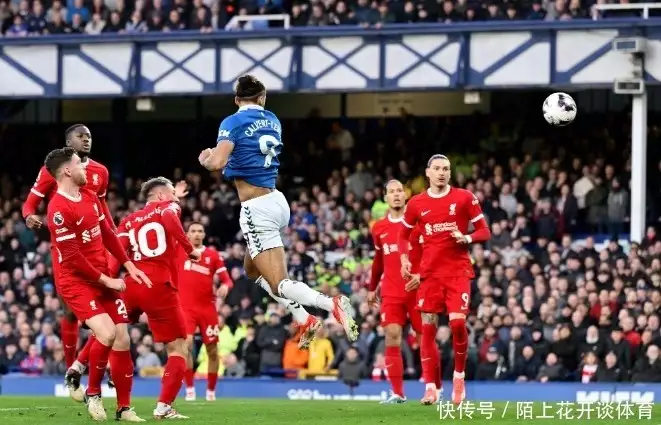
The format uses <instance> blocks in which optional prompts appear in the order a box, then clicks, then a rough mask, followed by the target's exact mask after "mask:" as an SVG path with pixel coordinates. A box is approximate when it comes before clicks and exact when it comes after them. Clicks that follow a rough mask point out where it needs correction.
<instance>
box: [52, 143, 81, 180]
mask: <svg viewBox="0 0 661 425" xmlns="http://www.w3.org/2000/svg"><path fill="white" fill-rule="evenodd" d="M75 154H76V150H75V149H74V148H70V147H68V146H67V147H65V148H60V149H55V150H53V151H50V152H49V153H48V155H46V159H45V160H44V165H45V166H46V170H48V173H49V174H50V175H51V176H53V177H54V178H56V179H57V174H58V172H59V171H60V169H61V168H62V166H63V165H64V164H66V163H67V162H69V161H71V158H72V157H73V156H74V155H75Z"/></svg>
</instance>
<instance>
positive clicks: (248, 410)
mask: <svg viewBox="0 0 661 425" xmlns="http://www.w3.org/2000/svg"><path fill="white" fill-rule="evenodd" d="M104 403H105V406H106V409H107V410H108V417H109V420H112V419H114V414H113V411H114V400H112V399H105V400H104ZM154 403H155V399H150V398H136V399H134V406H135V410H136V412H137V413H138V415H139V416H140V417H142V418H143V419H147V421H148V422H156V421H155V420H154V419H152V417H151V412H152V409H153V408H154ZM177 409H178V410H179V411H180V412H181V413H182V414H184V415H187V416H190V418H191V419H190V420H187V421H176V422H183V423H186V424H190V425H209V424H213V425H216V424H227V425H242V424H255V425H317V424H319V425H378V424H405V425H429V424H431V423H434V422H437V421H442V422H446V423H454V422H464V423H472V424H476V425H486V424H490V425H512V424H515V423H517V422H519V423H521V424H522V423H523V422H525V423H526V425H528V424H530V425H555V424H558V425H559V424H560V423H563V422H564V423H565V424H563V425H566V423H567V422H568V421H571V422H575V423H577V424H583V423H586V422H587V423H590V424H595V425H606V424H609V425H613V424H623V425H627V424H634V423H638V425H642V424H646V423H648V424H653V425H658V424H659V423H661V404H657V405H654V406H652V405H646V406H643V405H629V404H620V405H618V404H615V403H613V404H608V405H607V404H590V405H579V404H576V403H573V404H572V403H567V404H564V403H547V404H543V403H534V404H533V403H515V402H510V403H489V402H479V403H478V402H476V403H470V402H469V403H466V404H465V408H464V409H463V410H462V411H459V410H453V408H452V407H450V405H443V406H441V409H440V411H439V408H438V406H421V405H420V404H419V403H418V401H417V400H410V401H409V402H408V403H406V404H401V405H387V406H382V405H379V404H378V403H377V402H370V401H360V402H357V401H289V400H268V399H264V400H255V399H252V400H241V399H220V400H218V401H216V402H214V403H207V402H205V401H198V402H194V403H186V402H183V401H181V402H178V403H177ZM90 423H93V422H92V420H91V419H90V418H89V417H88V416H87V411H86V410H85V406H84V405H83V404H77V403H75V402H73V401H72V400H70V399H67V398H55V397H2V396H0V425H41V424H44V425H75V424H90Z"/></svg>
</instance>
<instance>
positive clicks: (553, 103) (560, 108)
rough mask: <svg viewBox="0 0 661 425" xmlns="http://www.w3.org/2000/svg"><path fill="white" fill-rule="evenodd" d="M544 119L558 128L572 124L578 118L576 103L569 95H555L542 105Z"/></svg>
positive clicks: (550, 96)
mask: <svg viewBox="0 0 661 425" xmlns="http://www.w3.org/2000/svg"><path fill="white" fill-rule="evenodd" d="M542 110H543V111H544V119H545V120H546V122H548V123H549V124H551V125H553V126H556V127H564V126H566V125H569V124H571V123H572V122H573V121H574V119H575V118H576V102H574V99H573V98H572V97H571V96H570V95H568V94H567V93H559V92H558V93H553V94H551V95H549V97H547V98H546V100H545V101H544V105H542Z"/></svg>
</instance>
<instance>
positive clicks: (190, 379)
mask: <svg viewBox="0 0 661 425" xmlns="http://www.w3.org/2000/svg"><path fill="white" fill-rule="evenodd" d="M184 383H185V384H186V387H187V388H192V387H194V386H195V371H194V370H193V369H186V375H184Z"/></svg>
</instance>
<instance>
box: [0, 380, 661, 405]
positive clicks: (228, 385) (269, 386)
mask: <svg viewBox="0 0 661 425" xmlns="http://www.w3.org/2000/svg"><path fill="white" fill-rule="evenodd" d="M205 385H206V382H205V381H198V382H197V387H198V388H197V390H198V391H199V392H200V393H203V392H204V389H205V388H206V387H205ZM450 385H451V383H446V387H447V388H450ZM0 386H1V395H5V396H58V397H68V392H67V390H66V388H65V387H64V385H63V384H62V380H61V379H57V378H35V377H23V376H9V377H5V378H4V379H3V380H1V381H0ZM159 389H160V380H158V379H136V380H135V382H134V384H133V395H135V396H136V397H154V396H156V395H157V394H158V393H159ZM389 389H390V387H389V385H388V383H387V382H373V381H364V382H362V383H361V384H360V385H359V386H358V387H357V388H355V390H354V391H353V393H352V392H350V391H349V388H348V387H347V386H346V385H344V384H342V383H340V382H337V381H333V382H328V381H297V380H276V379H269V380H261V379H236V380H234V379H233V380H224V381H221V382H220V383H219V385H218V396H219V397H227V398H277V399H290V400H365V401H376V400H382V399H385V398H386V397H387V395H388V391H389ZM422 390H423V385H422V384H420V383H418V382H413V381H407V382H406V383H405V391H406V394H407V395H408V396H409V397H412V398H414V399H417V398H420V397H421V396H422ZM467 391H468V394H467V396H468V399H469V400H472V401H494V402H495V401H513V402H516V401H540V402H557V401H570V402H632V403H653V402H655V401H657V402H658V401H661V384H618V383H613V384H578V383H547V384H540V383H513V382H502V383H500V382H498V383H496V382H494V383H491V382H490V383H485V382H471V383H469V385H468V388H467ZM182 394H183V393H182ZM104 396H112V397H114V390H111V389H109V388H108V387H107V386H106V387H104Z"/></svg>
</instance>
